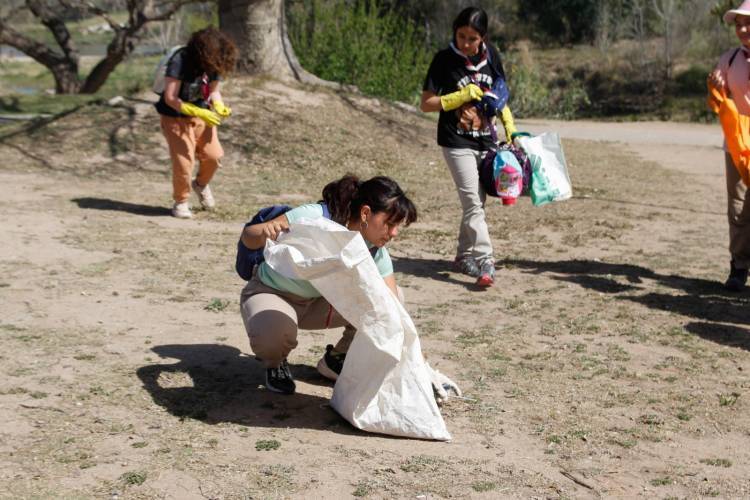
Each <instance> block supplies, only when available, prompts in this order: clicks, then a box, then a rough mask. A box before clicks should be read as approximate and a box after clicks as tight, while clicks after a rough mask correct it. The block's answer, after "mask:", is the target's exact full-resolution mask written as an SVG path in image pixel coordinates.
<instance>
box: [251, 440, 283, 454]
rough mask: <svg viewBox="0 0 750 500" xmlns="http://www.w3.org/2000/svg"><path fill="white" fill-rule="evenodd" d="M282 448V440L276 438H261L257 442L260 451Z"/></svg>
mask: <svg viewBox="0 0 750 500" xmlns="http://www.w3.org/2000/svg"><path fill="white" fill-rule="evenodd" d="M279 448H281V442H280V441H277V440H275V439H260V440H258V441H256V442H255V449H256V450H258V451H271V450H278V449H279Z"/></svg>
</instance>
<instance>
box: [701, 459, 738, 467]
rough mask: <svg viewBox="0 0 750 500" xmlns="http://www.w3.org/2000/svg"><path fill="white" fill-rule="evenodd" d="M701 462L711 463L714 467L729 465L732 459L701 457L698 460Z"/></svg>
mask: <svg viewBox="0 0 750 500" xmlns="http://www.w3.org/2000/svg"><path fill="white" fill-rule="evenodd" d="M700 462H701V463H702V464H706V465H713V466H714V467H731V466H732V461H731V460H727V459H726V458H702V459H701V460H700Z"/></svg>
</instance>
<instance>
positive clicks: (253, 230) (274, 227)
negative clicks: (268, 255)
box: [241, 214, 289, 250]
mask: <svg viewBox="0 0 750 500" xmlns="http://www.w3.org/2000/svg"><path fill="white" fill-rule="evenodd" d="M288 230H289V220H288V219H287V218H286V215H284V214H282V215H279V216H278V217H276V218H275V219H271V220H269V221H267V222H262V223H260V224H253V225H252V226H247V227H246V228H245V229H243V230H242V237H241V238H242V244H243V245H245V246H246V247H247V248H249V249H250V250H257V249H258V248H263V247H264V246H265V245H266V240H267V239H269V238H270V239H272V240H273V241H276V238H278V237H279V235H280V234H281V233H283V232H284V231H288Z"/></svg>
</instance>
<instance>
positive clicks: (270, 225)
mask: <svg viewBox="0 0 750 500" xmlns="http://www.w3.org/2000/svg"><path fill="white" fill-rule="evenodd" d="M287 229H288V228H287V227H285V226H284V224H282V223H281V222H280V221H278V220H276V219H274V220H269V221H268V222H266V223H264V224H263V231H262V234H263V236H264V237H265V238H266V239H267V240H273V241H276V239H277V238H278V237H279V235H280V234H281V233H283V232H284V231H287Z"/></svg>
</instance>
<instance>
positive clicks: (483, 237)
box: [443, 148, 492, 261]
mask: <svg viewBox="0 0 750 500" xmlns="http://www.w3.org/2000/svg"><path fill="white" fill-rule="evenodd" d="M485 154H486V151H475V150H473V149H469V148H443V156H444V157H445V162H446V163H447V164H448V168H449V169H450V171H451V175H452V176H453V182H454V183H455V184H456V191H458V199H459V201H460V202H461V209H462V210H463V215H462V216H461V226H460V228H459V231H458V248H457V249H456V257H474V258H475V259H476V260H477V261H481V260H483V259H485V258H492V242H491V241H490V232H489V229H488V228H487V221H486V220H485V218H484V202H485V200H486V199H487V193H485V191H484V188H483V187H482V184H481V183H480V182H479V169H478V167H479V165H480V163H481V162H482V158H484V155H485Z"/></svg>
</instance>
